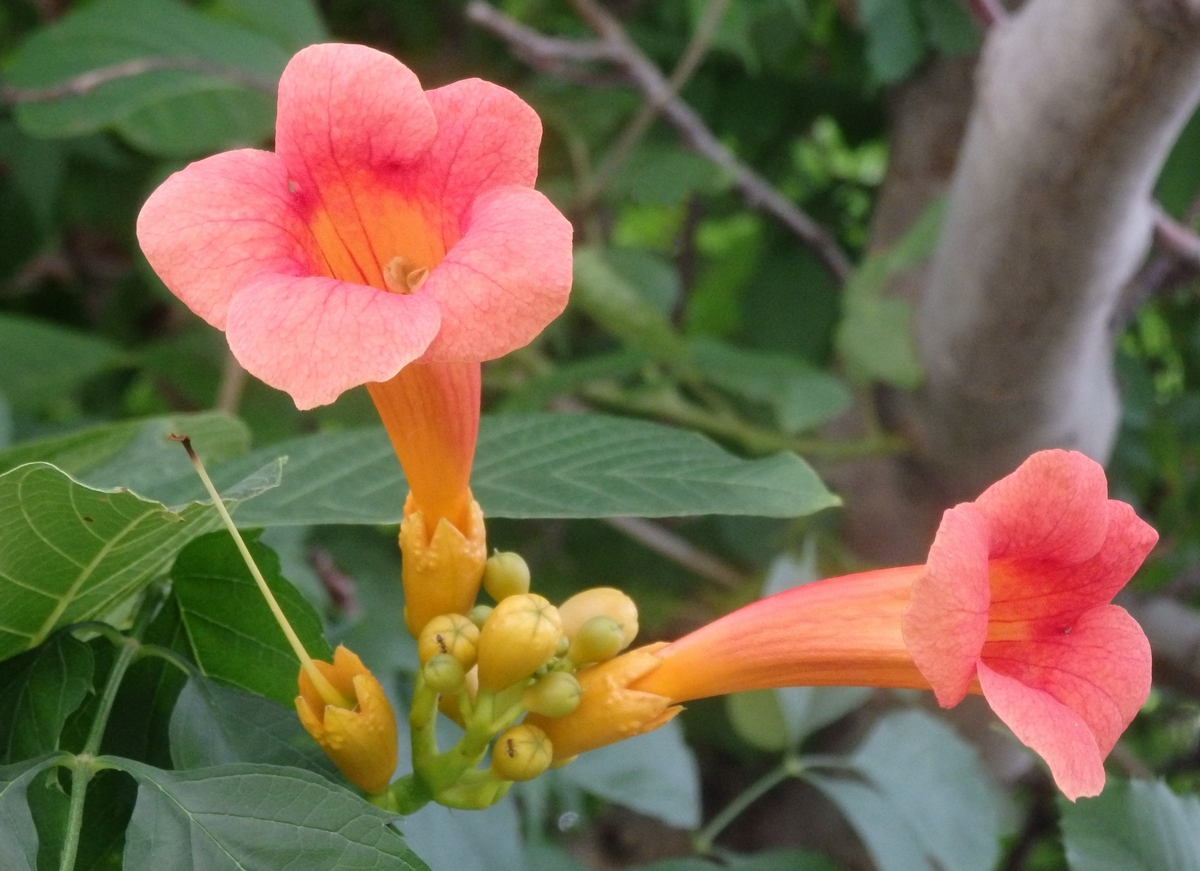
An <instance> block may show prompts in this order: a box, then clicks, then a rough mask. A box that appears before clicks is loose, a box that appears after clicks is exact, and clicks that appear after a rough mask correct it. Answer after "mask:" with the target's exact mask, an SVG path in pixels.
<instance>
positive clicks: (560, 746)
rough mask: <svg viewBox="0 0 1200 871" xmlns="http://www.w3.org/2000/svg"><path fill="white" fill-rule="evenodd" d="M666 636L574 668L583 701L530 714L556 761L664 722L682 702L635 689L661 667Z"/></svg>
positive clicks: (643, 731) (526, 719)
mask: <svg viewBox="0 0 1200 871" xmlns="http://www.w3.org/2000/svg"><path fill="white" fill-rule="evenodd" d="M666 646H667V645H666V642H659V643H657V644H649V645H647V646H645V647H639V648H637V649H636V650H631V651H629V652H628V653H623V654H622V655H620V656H618V657H617V658H616V659H610V660H609V661H608V662H602V663H600V664H599V665H593V666H591V667H590V668H585V669H581V670H580V671H578V672H576V673H575V677H576V678H577V679H578V681H579V685H580V686H581V687H582V689H583V692H582V695H581V698H580V702H579V707H578V708H576V709H575V711H574V712H573V713H571V714H568V715H567V716H565V717H546V716H542V715H538V714H529V715H528V716H527V717H526V718H525V722H526V723H528V724H529V725H533V726H537V727H538V728H539V729H541V730H542V731H544V732H545V733H546V735H547V737H549V739H550V743H551V744H552V745H553V746H554V758H555V760H556V761H563V760H567V759H569V758H570V757H572V756H576V755H578V754H580V753H583V752H584V751H585V750H595V749H596V748H597V747H603V746H605V745H606V744H612V743H614V742H616V741H623V740H625V739H626V738H632V737H634V736H635V735H641V734H643V733H645V732H651V731H653V730H654V729H657V728H658V727H659V726H662V725H663V724H664V723H666V722H667V721H668V720H670V719H671V718H672V717H674V716H675V715H676V714H678V713H679V712H680V711H681V710H683V708H681V707H679V706H678V705H672V704H671V700H670V699H668V698H667V697H666V696H660V695H658V694H657V693H648V692H644V691H641V690H634V689H630V688H629V686H630V684H632V683H634V682H635V681H637V680H638V679H640V678H642V677H644V676H646V675H647V674H649V673H650V672H652V671H654V669H656V668H658V666H659V664H660V663H661V662H662V660H661V659H659V657H658V656H656V655H655V654H656V653H657V652H658V651H659V650H662V649H663V648H664V647H666Z"/></svg>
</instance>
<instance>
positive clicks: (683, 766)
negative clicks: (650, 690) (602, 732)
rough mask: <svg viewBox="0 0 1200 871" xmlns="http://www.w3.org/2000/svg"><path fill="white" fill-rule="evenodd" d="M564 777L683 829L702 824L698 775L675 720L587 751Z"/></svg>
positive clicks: (563, 770) (596, 793) (639, 811)
mask: <svg viewBox="0 0 1200 871" xmlns="http://www.w3.org/2000/svg"><path fill="white" fill-rule="evenodd" d="M560 776H561V777H562V779H563V780H565V781H567V782H568V783H572V784H574V785H575V786H577V787H579V788H580V789H582V790H584V791H586V792H590V793H592V794H593V795H598V796H600V797H601V798H604V799H607V800H608V801H611V802H615V803H616V804H619V805H621V806H623V807H627V808H630V809H631V810H635V811H637V812H638V813H641V814H645V815H646V816H649V817H654V818H655V819H659V820H662V821H663V822H665V823H666V824H667V825H669V826H675V827H676V828H680V829H695V828H698V827H699V825H700V774H699V771H698V770H697V767H696V759H695V757H694V756H693V755H692V751H691V750H690V749H688V746H687V744H686V743H684V740H683V730H682V729H681V728H680V727H679V724H678V723H677V722H670V723H667V725H665V726H663V727H662V728H661V729H656V730H654V731H653V732H649V733H647V734H645V735H639V736H638V737H636V738H631V739H629V740H628V741H622V742H620V743H619V744H613V745H610V746H608V747H601V748H600V749H599V750H593V751H591V752H590V753H584V754H583V755H581V756H580V757H579V758H578V759H577V760H575V761H574V762H572V763H571V764H570V765H568V766H566V767H565V768H563V769H561V771H560Z"/></svg>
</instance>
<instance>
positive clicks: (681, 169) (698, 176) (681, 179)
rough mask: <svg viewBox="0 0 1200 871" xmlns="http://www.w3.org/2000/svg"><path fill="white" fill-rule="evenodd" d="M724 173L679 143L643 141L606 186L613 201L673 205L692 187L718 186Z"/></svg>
mask: <svg viewBox="0 0 1200 871" xmlns="http://www.w3.org/2000/svg"><path fill="white" fill-rule="evenodd" d="M722 181H723V175H722V172H721V170H719V169H718V168H717V167H716V165H714V164H713V163H712V161H710V160H707V159H705V158H703V157H701V156H699V155H698V154H696V153H695V152H693V151H688V150H686V149H684V148H682V147H680V146H672V145H658V144H655V143H646V144H643V145H642V146H640V147H639V148H638V149H637V150H636V151H634V153H633V155H632V157H630V159H629V161H628V162H627V163H626V164H625V165H624V166H623V167H622V168H621V171H620V172H619V173H617V175H616V177H615V178H614V179H613V181H612V184H610V185H609V186H608V191H607V194H606V196H607V197H608V198H609V199H610V200H611V201H613V202H628V201H632V202H635V203H660V204H662V205H666V206H673V205H675V204H676V203H678V202H679V201H680V200H682V199H683V198H684V197H686V196H687V195H688V194H690V193H692V192H693V191H699V192H708V191H713V190H715V189H717V188H719V187H720V186H721V182H722Z"/></svg>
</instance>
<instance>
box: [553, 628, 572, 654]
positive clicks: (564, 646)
mask: <svg viewBox="0 0 1200 871" xmlns="http://www.w3.org/2000/svg"><path fill="white" fill-rule="evenodd" d="M570 649H571V639H570V638H568V637H567V636H566V633H563V637H562V638H560V639H558V647H556V648H554V655H555V656H566V655H567V651H568V650H570Z"/></svg>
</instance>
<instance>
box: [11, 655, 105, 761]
mask: <svg viewBox="0 0 1200 871" xmlns="http://www.w3.org/2000/svg"><path fill="white" fill-rule="evenodd" d="M92 670H93V661H92V651H91V648H89V647H88V646H87V645H86V644H84V643H83V642H82V641H79V640H78V639H76V638H73V637H72V636H71V635H69V634H67V633H59V634H57V635H55V636H53V637H52V638H50V639H49V640H48V641H47V642H46V643H45V644H42V645H40V646H39V647H37V648H35V649H33V650H30V651H28V652H27V653H25V654H23V655H21V656H17V657H14V658H12V659H10V660H8V661H7V662H4V663H3V664H0V762H3V763H10V762H19V761H20V760H23V759H33V758H34V757H37V756H41V755H43V754H45V753H49V752H51V751H54V750H57V749H58V747H59V736H60V735H61V734H62V729H63V724H64V723H66V721H67V717H69V716H70V715H71V714H72V713H74V712H75V710H76V709H77V708H78V707H79V706H80V705H81V704H83V700H84V699H85V698H87V696H88V693H90V692H92Z"/></svg>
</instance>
